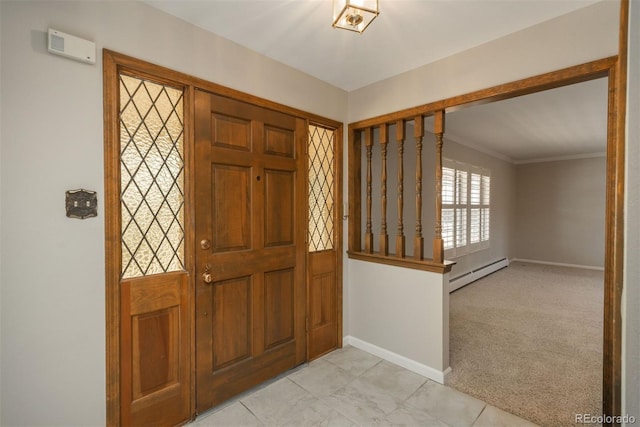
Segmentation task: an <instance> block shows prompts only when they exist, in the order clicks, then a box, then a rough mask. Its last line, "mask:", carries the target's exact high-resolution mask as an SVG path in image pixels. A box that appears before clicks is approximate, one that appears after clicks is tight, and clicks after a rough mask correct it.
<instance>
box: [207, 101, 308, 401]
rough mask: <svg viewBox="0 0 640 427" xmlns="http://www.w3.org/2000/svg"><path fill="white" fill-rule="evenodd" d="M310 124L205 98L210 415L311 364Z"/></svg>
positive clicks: (274, 112) (245, 104)
mask: <svg viewBox="0 0 640 427" xmlns="http://www.w3.org/2000/svg"><path fill="white" fill-rule="evenodd" d="M306 135H307V133H306V128H305V121H304V120H303V119H299V118H296V117H293V116H290V115H288V114H284V113H280V112H276V111H273V110H268V109H266V108H262V107H259V106H256V105H252V104H248V103H244V102H241V101H237V100H233V99H230V98H226V97H222V96H219V95H214V94H211V93H208V92H204V91H196V96H195V160H194V162H195V164H194V167H195V206H196V218H195V230H196V232H195V235H196V246H197V249H196V268H197V273H196V312H195V320H196V376H197V378H196V383H197V384H196V395H197V412H199V413H200V412H202V411H205V410H206V409H208V408H211V407H212V406H215V405H217V404H219V403H221V402H223V401H225V400H226V399H228V398H230V397H232V396H234V395H236V394H238V393H241V392H242V391H244V390H247V389H248V388H251V387H253V386H255V385H256V384H259V383H260V382H263V381H265V380H267V379H269V378H272V377H274V376H276V375H278V374H279V373H282V372H284V371H286V370H288V369H290V368H293V367H295V366H297V365H299V364H301V363H303V362H304V361H305V360H306V337H305V311H306V309H305V303H306V295H305V271H304V262H305V252H306V246H305V232H306V223H305V221H306V203H305V197H306V186H305V173H306V170H305V166H306V165H305V163H304V155H303V153H304V151H302V150H304V146H305V144H306Z"/></svg>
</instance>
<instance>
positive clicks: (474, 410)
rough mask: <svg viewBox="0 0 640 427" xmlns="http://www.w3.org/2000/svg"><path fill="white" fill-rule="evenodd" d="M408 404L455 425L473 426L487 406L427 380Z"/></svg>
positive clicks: (458, 426)
mask: <svg viewBox="0 0 640 427" xmlns="http://www.w3.org/2000/svg"><path fill="white" fill-rule="evenodd" d="M406 404H407V405H409V406H412V407H414V408H422V409H424V410H426V411H427V412H428V413H429V414H431V415H433V416H434V417H436V418H438V419H439V420H440V421H443V422H445V423H446V424H449V425H450V426H454V427H469V426H471V425H472V424H473V423H474V422H475V421H476V419H477V418H478V416H479V415H480V413H481V412H482V410H483V408H484V407H485V403H484V402H482V401H481V400H478V399H476V398H473V397H471V396H468V395H466V394H464V393H460V392H459V391H456V390H454V389H452V388H449V387H446V386H443V385H440V384H438V383H435V382H433V381H427V382H426V383H425V384H424V385H423V386H422V387H420V389H418V391H417V392H416V393H415V394H414V395H413V396H411V397H410V398H409V399H407V401H406Z"/></svg>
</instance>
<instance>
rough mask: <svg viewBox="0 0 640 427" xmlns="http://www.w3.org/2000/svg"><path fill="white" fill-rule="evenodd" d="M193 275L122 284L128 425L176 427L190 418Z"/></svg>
mask: <svg viewBox="0 0 640 427" xmlns="http://www.w3.org/2000/svg"><path fill="white" fill-rule="evenodd" d="M187 292H188V275H187V274H186V273H169V274H163V275H158V276H147V277H143V278H137V279H130V280H127V281H123V282H122V291H121V298H122V301H121V310H122V313H121V315H122V319H127V320H125V321H123V322H122V332H121V348H122V349H123V350H124V351H123V354H122V360H121V366H122V370H123V374H124V376H125V377H126V378H131V382H130V383H129V382H127V381H123V382H122V389H121V391H120V393H121V396H122V401H123V405H124V408H123V409H124V410H123V411H122V423H123V424H124V425H156V424H157V423H158V422H159V421H160V420H162V422H163V423H165V424H166V425H176V424H178V423H180V422H181V421H183V420H184V419H186V418H185V417H188V413H189V386H188V385H189V364H188V363H185V362H184V361H185V360H187V359H188V354H189V346H188V339H187V335H188V332H187V325H188V313H187V311H186V310H184V307H186V306H187Z"/></svg>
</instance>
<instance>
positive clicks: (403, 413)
mask: <svg viewBox="0 0 640 427" xmlns="http://www.w3.org/2000/svg"><path fill="white" fill-rule="evenodd" d="M384 425H385V426H420V427H449V426H448V425H447V424H445V423H443V422H442V421H440V420H438V419H437V418H436V417H434V416H433V415H431V414H430V413H428V412H427V411H426V410H424V409H423V408H414V407H411V406H408V405H406V404H403V405H402V406H401V407H399V408H398V409H396V410H395V411H393V412H392V413H390V414H389V415H388V416H387V418H386V419H385V422H384Z"/></svg>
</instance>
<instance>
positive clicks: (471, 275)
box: [449, 258, 509, 293]
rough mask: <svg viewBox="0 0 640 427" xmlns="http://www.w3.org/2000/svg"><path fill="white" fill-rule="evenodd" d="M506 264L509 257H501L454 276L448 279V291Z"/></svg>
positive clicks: (507, 264)
mask: <svg viewBox="0 0 640 427" xmlns="http://www.w3.org/2000/svg"><path fill="white" fill-rule="evenodd" d="M508 266H509V259H508V258H503V259H501V260H498V261H494V262H492V263H490V264H487V265H485V266H483V267H480V268H477V269H475V270H471V271H469V272H467V273H464V274H461V275H460V276H456V277H454V278H453V279H451V280H449V293H451V292H453V291H455V290H456V289H460V288H461V287H463V286H465V285H468V284H469V283H471V282H475V281H476V280H478V279H481V278H483V277H484V276H488V275H489V274H491V273H494V272H496V271H498V270H501V269H503V268H505V267H508Z"/></svg>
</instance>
